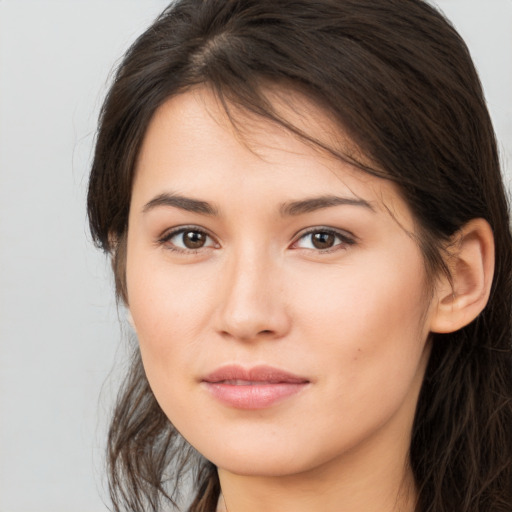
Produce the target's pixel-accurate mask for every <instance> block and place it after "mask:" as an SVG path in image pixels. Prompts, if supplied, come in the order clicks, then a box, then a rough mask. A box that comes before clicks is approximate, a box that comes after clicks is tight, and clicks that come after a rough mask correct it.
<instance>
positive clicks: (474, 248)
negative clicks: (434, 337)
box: [430, 219, 494, 333]
mask: <svg viewBox="0 0 512 512" xmlns="http://www.w3.org/2000/svg"><path fill="white" fill-rule="evenodd" d="M446 265H447V268H448V269H449V271H450V275H451V280H450V279H449V278H448V277H447V276H445V275H441V276H439V278H438V280H437V283H436V290H435V296H434V299H433V300H434V302H433V308H434V310H433V314H432V316H431V325H430V330H431V331H432V332H438V333H448V332H454V331H457V330H458V329H461V328H462V327H464V326H465V325H467V324H469V323H470V322H472V321H473V320H474V319H475V318H476V317H477V316H478V315H479V314H480V313H481V312H482V310H483V309H484V307H485V306H486V304H487V301H488V299H489V294H490V291H491V284H492V278H493V275H494V236H493V233H492V229H491V227H490V226H489V224H488V222H487V221H486V220H484V219H473V220H471V221H470V222H468V223H467V224H466V225H465V226H464V227H463V228H462V229H460V230H459V231H457V233H455V235H454V236H453V239H452V243H451V244H450V246H449V248H448V251H447V256H446Z"/></svg>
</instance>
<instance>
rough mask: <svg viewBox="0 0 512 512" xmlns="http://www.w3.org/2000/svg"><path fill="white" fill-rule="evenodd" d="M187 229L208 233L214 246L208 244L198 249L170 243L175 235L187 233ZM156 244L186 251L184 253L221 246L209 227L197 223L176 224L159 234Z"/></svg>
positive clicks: (176, 250)
mask: <svg viewBox="0 0 512 512" xmlns="http://www.w3.org/2000/svg"><path fill="white" fill-rule="evenodd" d="M186 231H196V232H198V233H202V234H204V235H206V236H207V237H208V238H210V239H211V240H212V241H213V246H212V245H208V246H205V247H199V248H198V249H188V248H187V249H184V248H182V247H178V246H176V245H171V244H170V243H169V242H170V240H171V239H172V238H173V237H175V236H177V235H179V234H181V233H185V232H186ZM156 244H157V245H162V246H166V248H167V249H169V250H172V251H175V252H179V253H184V254H195V253H197V252H198V251H201V250H204V249H211V248H212V247H213V248H215V247H219V243H218V241H217V239H216V238H215V237H214V236H213V235H212V234H211V233H210V232H209V231H208V230H207V229H205V228H202V227H200V226H196V225H185V226H176V227H174V228H170V229H167V230H165V231H164V232H163V233H162V234H161V235H159V236H158V238H157V240H156Z"/></svg>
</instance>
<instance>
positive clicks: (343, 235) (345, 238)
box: [292, 226, 356, 254]
mask: <svg viewBox="0 0 512 512" xmlns="http://www.w3.org/2000/svg"><path fill="white" fill-rule="evenodd" d="M320 233H321V234H327V235H332V236H334V237H336V238H337V239H338V240H339V243H337V244H335V245H333V246H332V247H329V248H327V249H318V248H316V249H309V250H313V251H314V252H318V253H320V254H326V253H327V254H328V253H331V252H335V251H339V250H345V249H346V248H347V246H350V245H355V243H356V238H355V236H354V235H352V234H351V233H348V232H345V231H339V230H337V229H333V228H328V227H323V226H315V227H314V228H310V229H308V230H307V231H305V232H302V233H300V234H299V236H298V237H297V238H296V241H295V242H293V244H292V245H297V244H298V243H299V242H300V241H301V240H303V239H304V238H305V237H307V236H310V235H313V234H320ZM297 249H303V248H301V247H298V248H297ZM306 250H308V249H306Z"/></svg>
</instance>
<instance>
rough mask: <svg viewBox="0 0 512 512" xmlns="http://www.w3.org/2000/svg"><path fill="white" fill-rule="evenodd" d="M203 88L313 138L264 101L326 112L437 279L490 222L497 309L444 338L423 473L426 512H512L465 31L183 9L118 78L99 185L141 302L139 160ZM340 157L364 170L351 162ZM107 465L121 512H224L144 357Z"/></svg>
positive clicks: (138, 48)
mask: <svg viewBox="0 0 512 512" xmlns="http://www.w3.org/2000/svg"><path fill="white" fill-rule="evenodd" d="M197 84H205V85H207V86H209V87H211V88H212V90H213V91H214V92H215V93H216V94H217V96H218V97H219V99H220V100H221V101H222V102H223V104H224V105H225V107H226V108H227V109H228V110H229V108H230V106H233V107H236V108H240V109H242V110H246V111H250V112H252V113H255V114H257V115H261V116H263V117H265V118H268V119H269V120H271V121H272V122H277V123H280V124H282V125H285V126H286V127H287V128H288V129H290V130H292V131H294V132H295V133H296V134H297V135H298V136H300V137H305V138H308V135H307V134H306V133H302V132H300V131H299V130H297V129H296V128H295V127H293V126H290V125H289V123H288V122H287V121H286V120H285V119H281V118H280V117H279V116H278V115H277V114H276V113H275V112H274V111H273V109H272V104H271V102H269V101H268V99H267V98H266V96H265V87H266V86H268V85H269V84H278V85H279V86H280V87H281V89H284V90H286V87H290V88H297V89H299V90H300V91H301V92H303V93H305V94H307V95H308V96H309V97H310V98H311V99H313V100H314V101H317V102H319V103H320V104H322V105H323V106H326V107H327V108H328V111H329V113H330V116H331V117H332V119H333V121H335V122H337V123H338V124H339V126H340V127H342V128H343V130H344V131H345V133H348V134H349V135H350V137H351V138H352V140H353V141H354V142H355V143H356V144H357V146H358V147H359V149H360V150H361V151H362V153H363V154H365V155H366V156H367V157H368V158H369V159H370V160H371V161H372V162H375V166H372V167H368V166H367V165H366V166H365V165H362V164H358V165H359V167H360V168H361V169H362V170H363V171H364V172H370V173H373V174H377V175H379V176H382V177H384V178H385V179H390V180H392V181H394V182H395V183H396V184H397V185H398V186H399V188H400V190H401V192H402V194H403V197H404V198H405V199H406V201H407V203H408V205H409V207H410V208H411V211H412V212H413V214H414V216H415V219H416V222H417V225H418V230H417V232H418V235H419V244H420V246H421V249H422V252H423V255H424V259H425V265H426V268H427V269H428V270H429V271H430V272H431V273H434V272H439V271H443V264H442V261H443V260H442V253H441V247H442V245H443V242H444V241H446V240H447V239H449V238H450V237H451V236H452V235H453V234H454V233H455V232H456V231H457V230H459V229H460V228H461V227H462V226H463V225H464V224H465V223H467V222H468V221H469V220H471V219H474V218H478V217H481V218H484V219H486V220H487V221H488V222H489V224H490V225H491V227H492V229H493V232H494V237H495V250H496V267H495V268H496V269H495V276H494V281H493V286H492V291H491V296H490V299H489V302H488V304H487V307H486V308H485V310H484V311H483V313H482V314H481V315H480V316H479V317H478V318H477V319H476V320H475V321H474V322H472V323H471V324H470V325H468V326H467V327H465V328H463V329H461V330H459V331H457V332H454V333H451V334H443V335H441V334H434V335H432V345H433V349H432V354H431V358H430V361H429V366H428V369H427V372H426V376H425V380H424V384H423V388H422V391H421V394H420V397H419V402H418V406H417V411H416V417H415V424H414V429H413V435H412V443H411V448H410V464H411V467H412V471H413V473H414V476H415V479H416V484H417V488H418V496H419V497H418V503H417V511H418V512H453V511H457V512H482V511H484V510H485V511H486V512H510V510H511V509H512V432H511V429H512V341H511V337H512V334H511V333H512V325H511V312H512V240H511V234H510V227H509V217H508V208H507V201H506V196H505V192H504V189H503V184H502V180H501V176H500V166H499V159H498V154H497V149H496V141H495V136H494V132H493V128H492V125H491V121H490V118H489V114H488V111H487V108H486V104H485V100H484V97H483V93H482V88H481V85H480V82H479V79H478V76H477V73H476V71H475V69H474V66H473V63H472V61H471V58H470V55H469V52H468V50H467V48H466V46H465V44H464V42H463V41H462V39H461V38H460V36H459V35H458V34H457V32H456V31H455V29H454V28H453V27H452V26H451V25H450V23H449V22H448V21H447V20H446V19H445V18H444V17H443V16H442V15H441V14H440V13H439V12H437V11H436V10H435V9H434V8H432V7H431V6H430V5H428V4H427V3H425V2H424V1H421V0H408V1H405V0H177V1H175V2H173V3H172V4H171V5H170V6H169V7H168V8H167V9H166V10H165V11H164V12H163V13H162V15H161V16H160V17H159V18H158V19H157V20H156V21H155V23H154V24H153V25H152V26H151V27H150V28H149V29H148V30H147V31H146V32H145V33H144V34H143V35H142V36H141V37H140V38H139V39H138V40H137V41H136V42H135V43H134V45H133V46H132V47H131V48H130V50H129V51H128V52H127V54H126V56H125V58H124V60H123V61H122V63H121V65H120V66H119V69H118V71H117V74H116V77H115V80H114V82H113V85H112V87H111V89H110V92H109V93H108V96H107V98H106V101H105V103H104V105H103V109H102V112H101V118H100V125H99V131H98V136H97V143H96V150H95V155H94V162H93V166H92V171H91V176H90V184H89V195H88V213H89V219H90V225H91V231H92V233H93V236H94V239H95V240H96V242H97V244H98V245H99V246H100V247H102V248H103V249H104V250H105V251H107V252H108V253H110V254H111V256H112V258H113V265H114V271H115V276H116V286H117V292H118V295H119V296H120V298H121V299H122V300H124V301H125V302H126V301H127V299H128V298H127V296H126V291H125V283H124V278H125V276H124V263H125V257H126V232H127V228H128V224H127V219H128V211H129V207H130V197H131V189H132V182H133V176H134V170H135V164H136V159H137V155H138V152H139V148H140V146H141V142H142V139H143V137H144V134H145V131H146V128H147V126H148V123H149V121H150V119H151V117H152V116H153V114H154V112H155V110H156V109H157V108H158V107H159V106H160V105H161V104H162V103H163V102H164V101H165V100H166V99H168V98H169V97H171V96H173V95H176V94H178V93H180V92H183V91H185V90H187V89H188V88H190V87H193V86H195V85H197ZM327 149H328V150H330V151H331V152H333V153H334V154H336V155H338V156H339V157H340V158H344V159H350V160H351V161H354V157H353V156H350V155H346V154H342V151H341V149H340V148H335V147H331V148H327ZM354 163H356V164H357V162H354ZM379 169H380V170H379ZM382 170H383V171H382ZM191 172H192V171H191ZM444 270H446V269H444ZM205 428H207V427H205ZM108 462H109V476H110V489H111V496H112V500H113V503H114V510H115V511H121V510H130V511H134V510H137V511H142V510H153V511H157V510H162V507H164V505H165V504H166V503H167V504H168V503H170V502H171V503H172V502H176V501H177V500H178V499H179V496H178V494H179V491H180V490H181V489H182V485H184V484H183V482H184V481H189V479H190V475H191V474H192V475H193V478H194V480H193V482H194V483H193V489H194V493H195V496H196V498H195V500H194V502H193V503H192V505H190V508H189V510H190V511H191V512H206V511H209V512H211V511H214V510H215V504H216V501H217V498H218V496H219V491H220V487H219V481H218V478H217V473H216V469H215V466H214V465H213V464H212V463H210V462H209V461H206V460H205V459H203V458H202V457H201V456H200V455H199V454H197V453H196V452H195V451H194V450H193V448H191V447H190V446H189V445H188V444H187V443H186V442H185V441H184V440H183V439H182V438H181V436H180V435H179V434H178V433H177V432H176V430H175V429H174V427H173V425H172V424H171V423H170V422H169V420H168V419H167V418H166V417H165V415H164V413H163V412H162V411H161V409H160V408H159V406H158V404H157V402H156V400H155V398H154V396H153V394H152V392H151V390H150V388H149V385H148V382H147V380H146V377H145V375H144V371H143V369H142V363H141V360H140V355H139V353H138V350H135V353H134V358H133V364H132V368H131V371H130V373H129V375H128V376H127V379H126V382H125V384H124V387H123V388H122V390H121V392H120V394H119V399H118V404H117V407H116V409H115V411H114V416H113V419H112V424H111V428H110V434H109V443H108Z"/></svg>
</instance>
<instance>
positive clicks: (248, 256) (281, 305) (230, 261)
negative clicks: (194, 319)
mask: <svg viewBox="0 0 512 512" xmlns="http://www.w3.org/2000/svg"><path fill="white" fill-rule="evenodd" d="M280 280H281V272H280V271H279V262H278V259H277V258H276V257H273V256H272V254H270V251H269V250H268V248H266V247H265V246H264V245H262V244H259V245H258V244H251V243H248V244H245V245H244V246H240V247H238V248H237V249H234V250H233V251H232V253H231V254H230V255H229V257H228V258H227V259H226V262H225V272H224V279H222V281H223V283H222V289H223V294H222V295H223V297H222V301H221V304H220V311H219V319H218V321H219V324H218V330H220V331H221V332H222V333H223V334H224V335H229V336H231V337H233V338H237V339H244V340H250V339H256V338H258V337H261V336H265V337H280V336H283V335H284V333H285V332H286V330H287V328H288V327H289V321H288V315H287V311H286V307H285V301H284V296H283V287H282V285H281V282H280Z"/></svg>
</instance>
